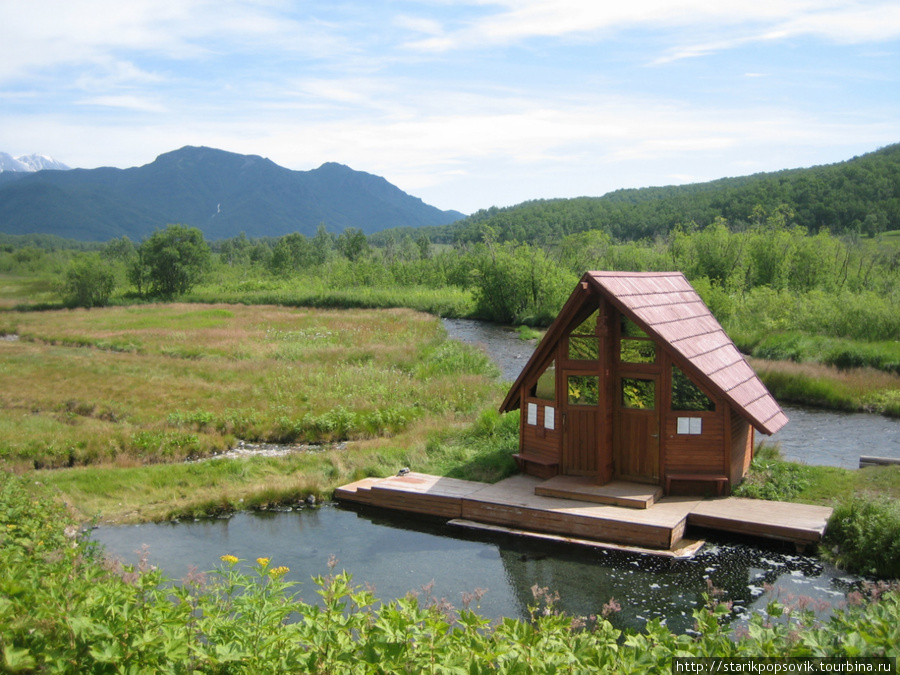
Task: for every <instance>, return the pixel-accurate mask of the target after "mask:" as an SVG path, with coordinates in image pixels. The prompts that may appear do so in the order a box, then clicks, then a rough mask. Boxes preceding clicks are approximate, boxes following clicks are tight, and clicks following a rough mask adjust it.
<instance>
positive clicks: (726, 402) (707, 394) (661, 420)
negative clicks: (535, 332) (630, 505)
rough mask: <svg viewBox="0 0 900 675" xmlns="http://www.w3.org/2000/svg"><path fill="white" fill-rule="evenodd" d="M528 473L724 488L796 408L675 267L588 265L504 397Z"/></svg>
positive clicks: (682, 490) (677, 490)
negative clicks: (786, 404)
mask: <svg viewBox="0 0 900 675" xmlns="http://www.w3.org/2000/svg"><path fill="white" fill-rule="evenodd" d="M500 409H501V411H504V412H507V411H511V410H515V409H521V411H522V415H521V426H520V440H519V452H518V453H517V455H516V459H517V461H518V463H519V465H520V468H521V469H522V470H523V471H524V472H525V473H528V474H531V475H534V476H538V477H542V478H552V477H554V476H557V475H564V476H582V477H585V479H586V480H587V481H588V482H590V483H593V484H596V485H604V484H607V483H610V482H611V481H628V482H635V483H643V484H649V485H656V486H659V489H660V493H664V494H691V495H704V494H727V493H729V492H730V490H731V488H732V487H733V486H735V485H737V484H738V483H739V482H740V481H741V480H742V478H743V477H744V475H745V474H746V472H747V470H748V468H749V466H750V460H751V459H752V453H753V446H754V430H757V431H760V432H761V433H763V434H769V435H770V434H773V433H775V432H776V431H778V430H779V429H780V428H781V427H783V426H784V425H785V424H786V423H787V416H786V415H785V414H784V412H783V411H782V410H781V408H780V407H779V405H778V403H777V402H776V401H775V399H774V398H773V397H772V395H771V394H770V393H769V392H768V390H767V389H766V388H765V386H764V385H763V384H762V382H761V381H760V380H759V378H758V377H757V376H756V374H755V373H754V371H753V369H752V368H751V367H750V366H749V364H747V362H746V360H745V359H744V357H743V355H742V354H741V353H740V352H739V351H738V349H737V347H736V346H735V345H734V343H733V342H732V341H731V339H730V338H729V337H728V336H727V335H726V334H725V331H724V330H723V329H722V327H721V326H720V325H719V323H718V321H716V319H715V318H714V317H713V315H712V314H711V313H710V311H709V309H708V308H707V307H706V305H705V304H704V303H703V301H702V300H701V298H700V296H699V295H698V294H697V292H696V291H695V290H694V289H693V287H691V285H690V283H688V281H687V279H685V277H684V276H683V275H682V274H681V273H678V272H648V273H636V272H588V273H587V274H585V275H584V276H583V277H582V279H581V281H580V282H579V283H578V286H577V287H576V289H575V291H574V292H573V293H572V295H571V297H570V298H569V300H568V301H567V302H566V304H565V306H564V307H563V309H562V311H561V312H560V314H559V316H558V317H557V318H556V320H555V321H554V322H553V324H552V325H551V326H550V328H549V329H548V331H547V334H546V336H545V337H544V339H543V340H542V342H541V344H540V345H539V346H538V348H537V349H536V351H535V352H534V354H533V355H532V357H531V359H530V360H529V362H528V364H527V365H526V366H525V368H524V370H523V371H522V372H521V374H520V375H519V377H518V379H517V380H516V381H515V383H514V384H513V386H512V387H511V388H510V391H509V394H508V395H507V397H506V399H505V400H504V401H503V404H502V406H501V408H500Z"/></svg>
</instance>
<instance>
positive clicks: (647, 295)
mask: <svg viewBox="0 0 900 675" xmlns="http://www.w3.org/2000/svg"><path fill="white" fill-rule="evenodd" d="M585 278H586V279H588V280H589V282H590V281H592V282H593V283H595V284H596V285H597V286H598V287H599V288H600V289H602V291H603V292H604V295H606V296H607V297H608V298H610V299H611V300H612V301H613V302H614V303H615V304H618V305H620V307H619V309H620V310H622V311H624V312H625V314H626V315H628V316H630V317H631V318H632V319H634V320H635V322H636V323H637V324H638V325H640V326H641V327H642V328H643V329H644V330H645V331H647V333H648V334H649V335H651V336H652V337H655V338H657V339H658V340H659V341H660V342H661V343H663V344H664V345H668V346H669V347H670V348H671V349H672V350H673V351H674V352H675V353H676V354H677V355H680V356H681V357H682V358H683V359H684V360H686V361H687V362H689V363H690V364H691V365H692V366H694V368H695V369H696V371H697V372H698V373H699V374H700V375H701V377H703V378H705V379H706V380H708V384H709V385H711V386H712V387H714V388H715V389H716V390H718V391H719V392H720V393H721V394H722V395H723V396H724V397H725V398H727V399H728V400H729V401H730V402H731V404H732V405H733V406H734V407H735V408H736V409H737V410H738V412H741V413H743V414H744V416H745V417H747V419H748V420H749V421H750V423H751V424H753V426H754V427H756V428H757V429H758V430H759V431H761V432H763V433H766V434H774V433H775V432H776V431H778V430H779V429H781V427H783V426H784V425H785V424H787V421H788V418H787V415H785V414H784V412H783V411H782V410H781V407H780V406H779V405H778V403H777V402H776V401H775V399H774V397H773V396H772V395H771V394H770V393H769V390H768V389H766V387H765V385H764V384H763V383H762V382H761V381H760V379H759V377H758V376H757V375H756V373H755V372H754V371H753V369H752V368H751V367H750V365H749V364H748V363H747V361H746V360H745V359H744V356H743V355H742V354H741V353H740V351H738V348H737V347H736V346H735V345H734V343H733V342H732V341H731V339H730V338H729V337H728V335H726V334H725V331H724V330H723V329H722V326H720V325H719V322H718V321H717V320H716V318H715V317H714V316H713V315H712V313H711V312H710V311H709V309H708V308H707V306H706V305H705V304H704V302H703V300H701V299H700V296H699V295H698V294H697V291H695V290H694V288H693V287H692V286H691V285H690V283H688V280H687V279H685V277H684V275H683V274H681V273H680V272H588V273H587V274H586V275H585Z"/></svg>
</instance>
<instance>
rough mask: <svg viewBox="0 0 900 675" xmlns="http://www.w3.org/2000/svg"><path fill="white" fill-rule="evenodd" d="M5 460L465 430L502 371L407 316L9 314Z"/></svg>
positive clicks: (194, 311) (195, 309) (65, 460)
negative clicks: (14, 333) (438, 421)
mask: <svg viewBox="0 0 900 675" xmlns="http://www.w3.org/2000/svg"><path fill="white" fill-rule="evenodd" d="M15 322H16V324H17V330H18V334H19V335H20V336H21V338H20V339H19V340H17V341H14V342H7V341H4V342H2V343H0V356H2V358H0V369H2V375H3V377H4V384H5V387H4V390H3V391H2V392H0V457H2V459H3V460H4V461H5V462H6V463H7V465H11V466H13V467H16V468H18V469H20V470H21V469H24V468H28V467H30V466H34V467H36V468H48V467H50V468H52V467H69V466H76V465H86V464H94V463H104V462H118V463H123V462H124V463H128V461H129V460H137V461H140V462H142V463H155V462H170V461H180V460H183V459H186V458H189V457H202V456H206V455H209V454H211V453H214V452H217V451H219V450H221V449H223V448H225V447H228V446H230V445H232V444H233V443H234V441H235V438H242V439H246V440H251V441H277V442H293V441H305V442H330V441H337V440H360V439H366V438H376V437H381V436H392V435H396V434H399V433H401V432H403V431H404V430H406V429H407V428H409V427H410V426H411V425H414V424H416V423H418V422H419V421H421V420H423V419H425V418H428V417H430V416H436V417H441V418H443V417H444V416H446V415H448V414H449V415H450V416H451V417H459V418H466V417H471V416H473V415H474V414H475V413H477V411H479V410H480V409H481V408H483V407H484V404H485V402H486V401H488V400H492V399H493V398H494V397H495V396H496V395H497V387H498V385H497V383H496V382H495V380H494V376H495V375H496V369H495V368H494V366H493V365H492V364H491V363H490V361H489V359H488V358H487V357H486V356H485V355H484V354H482V353H480V352H479V351H478V350H475V349H473V348H470V347H467V346H464V345H461V344H459V343H455V342H450V341H447V340H446V337H445V333H444V331H443V328H442V327H441V326H440V322H439V321H438V320H437V319H435V318H434V317H431V316H427V315H424V314H420V313H418V312H414V311H411V310H401V309H390V310H310V309H293V308H286V307H248V306H243V305H233V306H225V305H199V304H186V303H176V304H165V305H143V306H138V307H111V308H105V309H102V310H98V309H93V310H90V311H87V310H61V311H47V312H21V313H16V314H15Z"/></svg>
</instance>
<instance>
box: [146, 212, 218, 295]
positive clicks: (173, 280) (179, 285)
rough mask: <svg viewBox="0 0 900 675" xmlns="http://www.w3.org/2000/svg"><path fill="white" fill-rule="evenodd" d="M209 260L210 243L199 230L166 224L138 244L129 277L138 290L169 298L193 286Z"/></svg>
mask: <svg viewBox="0 0 900 675" xmlns="http://www.w3.org/2000/svg"><path fill="white" fill-rule="evenodd" d="M210 261H211V255H210V252H209V246H208V245H207V243H206V240H205V239H204V238H203V233H202V232H201V231H200V230H198V229H197V228H196V227H186V226H184V225H169V226H167V227H166V229H165V230H157V231H156V232H154V233H153V234H152V235H151V236H150V238H149V239H147V240H145V241H144V242H143V243H142V244H141V245H140V247H139V248H138V259H137V260H136V262H135V263H134V266H133V267H132V270H131V273H130V277H131V280H132V282H134V283H135V285H136V286H137V287H138V293H141V294H144V293H146V294H147V295H155V296H160V297H164V298H170V297H173V296H176V295H182V294H184V293H187V292H188V291H189V290H190V289H191V288H193V287H194V286H195V285H196V284H197V283H198V282H199V281H200V279H201V278H202V276H203V273H204V272H205V271H206V270H207V269H208V268H209V265H210Z"/></svg>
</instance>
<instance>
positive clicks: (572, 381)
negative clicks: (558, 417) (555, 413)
mask: <svg viewBox="0 0 900 675" xmlns="http://www.w3.org/2000/svg"><path fill="white" fill-rule="evenodd" d="M563 383H564V386H565V392H564V394H565V395H564V396H563V397H562V415H563V438H562V441H563V443H562V448H563V450H562V458H561V461H560V472H561V473H563V474H565V475H569V476H594V475H596V474H597V455H598V453H599V448H598V443H599V438H598V436H597V424H598V421H599V397H600V378H599V376H598V375H595V374H592V373H584V372H577V371H564V372H563Z"/></svg>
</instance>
